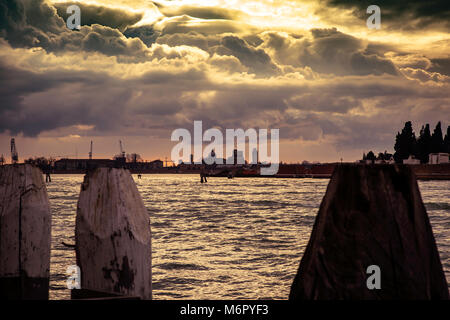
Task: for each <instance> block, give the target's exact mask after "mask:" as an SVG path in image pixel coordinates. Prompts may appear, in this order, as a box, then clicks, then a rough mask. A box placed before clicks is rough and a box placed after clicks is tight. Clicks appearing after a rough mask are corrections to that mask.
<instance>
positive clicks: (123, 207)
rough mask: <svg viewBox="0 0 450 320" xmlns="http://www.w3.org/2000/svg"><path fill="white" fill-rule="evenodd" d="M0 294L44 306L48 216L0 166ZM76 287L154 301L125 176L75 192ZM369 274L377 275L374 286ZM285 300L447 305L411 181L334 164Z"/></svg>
mask: <svg viewBox="0 0 450 320" xmlns="http://www.w3.org/2000/svg"><path fill="white" fill-rule="evenodd" d="M0 200H1V201H0V294H1V298H6V299H48V296H49V270H50V243H51V232H50V230H51V212H50V205H49V200H48V195H47V190H46V185H45V183H44V180H43V175H42V171H40V170H39V169H38V168H36V167H33V166H31V165H7V166H3V167H1V168H0ZM74 231H75V250H76V261H77V265H78V267H79V269H80V276H81V288H80V289H75V290H72V298H73V299H79V298H119V299H120V298H123V299H151V298H152V270H151V263H152V250H151V230H150V218H149V215H148V213H147V210H146V208H145V206H144V203H143V201H142V198H141V196H140V194H139V191H138V189H137V187H136V184H135V183H134V181H133V178H132V177H131V174H130V172H129V171H128V170H125V169H115V168H97V169H95V170H93V171H89V172H88V173H87V174H86V175H85V177H84V181H83V183H82V185H81V191H80V195H79V199H78V205H77V214H76V227H75V230H74ZM367 270H378V271H380V270H381V273H382V280H381V285H380V284H378V285H379V288H376V290H374V288H371V287H369V286H367V282H366V279H367V274H366V273H367ZM290 298H291V299H306V300H310V299H448V286H447V282H446V279H445V275H444V272H443V269H442V264H441V261H440V258H439V253H438V250H437V246H436V243H435V239H434V236H433V232H432V229H431V225H430V222H429V219H428V215H427V212H426V210H425V207H424V204H423V202H422V198H421V195H420V191H419V188H418V185H417V181H416V178H415V176H414V173H413V172H412V171H411V170H410V168H409V167H407V166H397V165H391V166H388V165H339V166H337V167H336V169H335V171H334V173H333V177H332V178H331V180H330V183H329V185H328V188H327V191H326V194H325V197H324V198H323V200H322V204H321V206H320V209H319V213H318V215H317V217H316V222H315V224H314V227H313V230H312V233H311V237H310V240H309V243H308V246H307V248H306V250H305V253H304V255H303V257H302V260H301V263H300V267H299V269H298V273H297V275H296V277H295V279H294V281H293V284H292V287H291V292H290Z"/></svg>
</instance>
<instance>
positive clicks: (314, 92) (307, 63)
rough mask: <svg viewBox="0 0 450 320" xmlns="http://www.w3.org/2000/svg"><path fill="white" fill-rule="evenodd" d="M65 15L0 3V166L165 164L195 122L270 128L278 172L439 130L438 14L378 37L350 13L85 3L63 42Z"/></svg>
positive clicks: (59, 7)
mask: <svg viewBox="0 0 450 320" xmlns="http://www.w3.org/2000/svg"><path fill="white" fill-rule="evenodd" d="M438 2H439V1H438ZM72 3H74V1H62V0H60V1H49V0H36V1H26V0H8V1H6V0H0V11H1V12H2V13H3V12H4V17H5V19H4V20H2V22H1V23H0V72H1V74H2V75H7V77H0V88H1V89H0V93H1V94H2V98H1V99H2V104H1V107H0V142H1V143H0V153H6V152H7V147H8V144H7V140H8V139H9V137H10V136H11V135H18V136H20V137H22V138H23V139H24V140H25V141H27V146H29V147H30V150H35V149H33V147H32V140H33V139H36V141H40V142H41V143H44V144H45V145H46V146H49V145H51V143H50V142H49V141H50V140H49V139H50V137H56V138H58V139H59V140H58V143H56V142H55V145H54V147H55V148H56V149H61V150H62V149H64V144H63V143H62V142H67V143H69V142H70V143H74V144H75V143H86V141H89V140H90V139H94V138H93V137H95V139H98V140H102V141H112V139H113V138H112V137H114V139H116V137H118V136H120V137H123V139H124V140H125V139H126V137H129V138H130V140H133V137H135V139H136V141H140V142H139V143H137V144H136V147H139V148H140V149H142V150H140V151H139V153H141V154H142V155H143V156H144V158H156V157H163V156H166V155H168V153H170V145H166V146H165V144H164V143H163V141H165V140H164V139H168V137H170V132H171V130H173V129H175V128H180V127H181V128H190V126H192V122H193V121H194V120H203V122H204V126H205V127H218V128H221V129H224V128H238V127H245V128H248V127H256V128H258V127H266V128H267V127H268V128H279V129H280V133H281V138H282V143H281V157H282V159H284V160H287V161H289V160H292V161H296V160H299V157H303V158H304V159H305V158H307V159H308V160H324V161H331V160H336V159H338V158H340V157H343V156H344V158H346V159H348V157H354V156H355V155H356V154H360V153H362V152H361V151H362V150H367V149H368V148H374V149H379V151H384V150H391V151H392V145H393V139H394V138H393V137H395V133H396V130H399V129H400V127H401V126H402V125H403V123H404V122H405V121H408V120H413V121H415V122H414V123H415V125H416V126H420V125H422V124H424V123H425V122H430V123H431V124H432V125H433V124H434V123H436V122H437V121H444V123H443V127H445V125H448V121H449V119H448V116H447V115H448V114H450V105H449V102H450V101H449V100H450V97H449V95H448V92H450V56H449V52H450V51H449V49H450V37H449V32H448V31H449V30H450V27H449V24H448V22H447V21H446V14H447V13H446V12H445V10H444V9H442V10H438V8H435V10H431V9H430V8H427V7H425V9H428V10H424V7H423V6H426V4H424V3H423V2H420V1H416V0H414V1H411V2H410V5H409V6H408V7H407V8H405V9H402V8H400V7H398V5H396V4H395V2H393V1H386V2H385V6H384V7H383V6H382V7H381V10H382V28H381V30H369V29H368V28H367V26H366V18H367V14H366V13H365V9H366V7H365V5H364V4H363V3H364V1H357V0H355V1H344V0H318V1H314V0H290V1H281V0H260V1H256V0H252V1H250V0H231V1H225V0H208V1H206V0H205V1H195V0H183V1H181V0H180V1H178V0H177V1H154V2H152V1H148V0H108V1H106V0H81V1H78V2H75V3H77V4H78V5H79V6H80V7H81V12H82V18H81V20H82V21H81V23H82V27H81V30H79V31H72V30H69V29H68V28H67V27H66V24H65V19H67V16H68V15H67V14H66V8H67V6H68V5H69V4H72ZM442 3H443V7H445V3H444V2H442ZM427 12H431V15H427ZM446 121H447V122H446ZM419 129H420V127H419V128H416V130H419ZM146 138H148V139H150V138H151V139H154V141H157V145H158V147H155V148H152V150H151V151H149V150H147V149H148V148H147V145H148V141H146V140H145V139H146ZM133 141H134V140H133ZM283 141H284V142H283ZM155 143H156V142H155ZM294 146H296V147H294ZM5 148H6V149H5ZM104 150H105V151H104V152H105V154H104V156H105V157H106V156H108V154H107V152H109V151H108V149H107V148H106V147H105V149H104ZM30 152H31V151H30ZM64 152H65V151H64ZM308 152H310V153H311V154H314V155H316V156H317V158H314V157H313V156H311V157H307V156H305V154H308ZM283 157H284V158H283ZM337 157H338V158H337Z"/></svg>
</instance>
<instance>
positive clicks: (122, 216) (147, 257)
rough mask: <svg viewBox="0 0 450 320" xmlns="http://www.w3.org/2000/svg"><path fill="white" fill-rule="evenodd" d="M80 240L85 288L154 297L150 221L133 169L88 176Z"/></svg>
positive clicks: (79, 210)
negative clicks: (132, 174)
mask: <svg viewBox="0 0 450 320" xmlns="http://www.w3.org/2000/svg"><path fill="white" fill-rule="evenodd" d="M75 240H76V257H77V264H78V266H79V267H80V269H81V288H82V289H87V290H91V291H98V292H106V293H113V294H119V295H125V296H135V297H140V298H141V299H151V297H152V286H151V234H150V218H149V215H148V213H147V210H146V208H145V206H144V203H143V201H142V199H141V196H140V194H139V192H138V190H137V187H136V185H135V183H134V181H133V178H132V177H131V174H130V172H129V171H128V170H124V169H112V168H99V169H96V170H94V171H91V172H89V173H88V174H86V176H85V178H84V182H83V184H82V186H81V193H80V198H79V200H78V207H77V217H76V227H75Z"/></svg>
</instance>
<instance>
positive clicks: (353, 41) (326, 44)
mask: <svg viewBox="0 0 450 320" xmlns="http://www.w3.org/2000/svg"><path fill="white" fill-rule="evenodd" d="M311 35H312V38H310V37H300V38H299V37H293V36H285V35H280V34H278V33H276V32H267V33H265V34H264V36H263V38H264V39H265V40H266V42H265V43H263V44H262V45H261V46H262V47H263V48H266V49H269V50H270V49H271V50H272V51H273V53H274V57H275V59H276V61H277V62H278V63H279V64H289V65H292V66H301V67H310V68H311V69H312V70H314V71H316V72H319V73H324V74H335V75H371V74H374V75H382V74H385V73H386V74H391V75H397V74H398V71H397V69H396V67H395V65H394V64H393V63H392V61H390V60H389V59H387V58H385V57H384V56H383V53H382V51H381V49H380V48H377V49H378V50H375V49H374V47H373V46H372V47H368V46H367V45H366V44H365V43H364V42H363V41H362V40H360V39H358V38H355V37H353V36H350V35H347V34H345V33H342V32H340V31H338V30H337V29H336V28H331V29H312V30H311Z"/></svg>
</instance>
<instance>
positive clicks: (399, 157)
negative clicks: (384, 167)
mask: <svg viewBox="0 0 450 320" xmlns="http://www.w3.org/2000/svg"><path fill="white" fill-rule="evenodd" d="M394 150H395V154H394V159H395V162H397V163H401V162H402V161H403V160H404V159H408V158H409V156H410V155H415V154H416V153H417V146H416V135H415V134H414V131H413V128H412V123H411V121H408V122H406V123H405V127H404V128H403V129H402V133H397V137H396V138H395V145H394Z"/></svg>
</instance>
